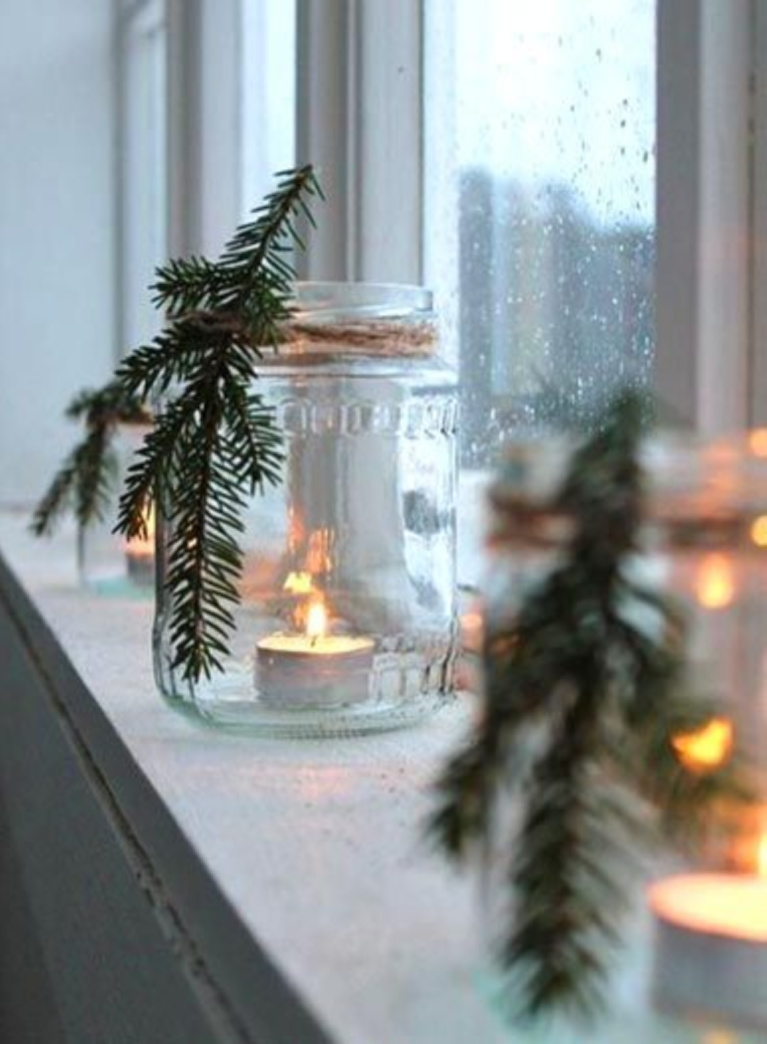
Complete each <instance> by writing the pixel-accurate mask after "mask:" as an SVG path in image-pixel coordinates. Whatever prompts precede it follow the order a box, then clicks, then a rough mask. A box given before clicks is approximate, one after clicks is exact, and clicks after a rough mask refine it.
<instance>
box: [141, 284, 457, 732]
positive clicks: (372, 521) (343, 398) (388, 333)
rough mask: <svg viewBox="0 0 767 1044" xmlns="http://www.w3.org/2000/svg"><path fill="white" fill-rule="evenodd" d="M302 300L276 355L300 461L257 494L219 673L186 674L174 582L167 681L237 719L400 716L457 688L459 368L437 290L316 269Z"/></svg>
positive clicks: (272, 400)
mask: <svg viewBox="0 0 767 1044" xmlns="http://www.w3.org/2000/svg"><path fill="white" fill-rule="evenodd" d="M296 307H297V311H296V314H295V316H294V317H293V319H292V320H291V322H290V323H289V324H288V330H287V333H286V339H285V343H284V344H283V345H282V346H281V348H280V351H279V353H277V354H271V353H270V354H267V355H265V357H264V358H263V359H262V360H259V362H258V391H259V393H260V394H262V395H263V396H264V397H265V399H266V401H267V402H268V403H269V404H271V405H272V406H273V407H274V408H275V410H276V415H277V421H278V425H279V427H280V429H281V431H282V432H283V434H284V439H285V454H286V461H285V465H284V474H283V481H282V483H281V485H280V486H279V487H277V488H270V489H268V490H267V491H266V492H265V493H264V494H263V495H261V494H258V495H256V496H255V497H254V498H253V499H252V501H251V503H250V505H249V508H248V512H247V518H246V519H245V524H246V532H245V534H244V536H243V538H242V539H243V546H244V549H245V563H244V571H243V578H242V583H241V588H240V593H241V604H240V606H239V608H238V609H237V610H236V621H237V627H236V632H235V634H234V635H233V637H232V640H231V646H230V648H231V657H230V659H229V660H228V662H227V664H226V670H225V671H224V672H223V673H219V674H217V675H214V676H213V677H212V678H211V679H210V680H209V681H202V682H200V683H198V684H195V685H191V684H189V683H188V682H185V681H182V679H181V678H180V674H179V672H178V671H177V670H174V668H173V666H172V652H171V639H170V634H169V613H170V605H169V604H168V601H167V595H166V593H165V592H164V591H163V589H162V585H161V584H159V585H158V591H159V594H158V599H159V600H158V605H157V614H156V621H155V634H154V639H155V669H156V676H157V681H158V685H159V687H160V689H161V691H162V692H163V694H164V695H165V696H166V697H168V698H169V699H170V700H171V701H172V702H174V703H175V704H182V705H185V706H193V707H194V708H196V710H197V711H198V712H199V713H200V714H201V715H203V716H204V717H205V718H206V719H208V720H210V721H212V722H215V723H217V724H220V725H226V726H232V727H237V728H246V729H248V728H250V729H253V730H256V731H264V732H267V733H271V734H280V735H282V734H287V735H328V734H343V733H347V732H365V731H372V730H377V729H384V728H391V727H393V726H398V725H402V724H405V723H407V722H410V721H414V720H417V719H419V718H421V717H422V716H424V715H425V714H428V713H429V712H431V711H434V710H436V709H437V708H438V707H439V706H441V705H442V704H443V703H444V701H445V700H446V699H447V698H448V697H449V696H450V694H451V692H452V688H453V661H454V656H455V643H456V630H457V629H456V613H455V565H454V559H455V482H456V390H455V382H454V377H453V373H452V371H451V369H450V368H449V367H448V366H446V365H445V363H443V362H442V361H441V360H440V359H439V357H438V355H437V350H436V349H437V332H436V324H435V317H434V314H433V311H432V299H431V294H430V293H428V292H427V291H425V290H421V289H418V288H413V287H397V286H376V285H365V284H336V283H327V284H322V283H314V284H311V283H310V284H299V286H298V288H297V300H296ZM166 514H167V515H168V517H170V518H172V504H171V505H168V510H167V512H166ZM160 529H165V530H166V532H165V533H161V532H160ZM160 529H158V544H157V547H158V567H159V570H160V573H161V575H162V572H163V569H164V561H165V542H166V539H167V537H168V536H169V535H170V534H169V533H168V532H167V529H168V524H167V523H166V524H165V526H163V527H160Z"/></svg>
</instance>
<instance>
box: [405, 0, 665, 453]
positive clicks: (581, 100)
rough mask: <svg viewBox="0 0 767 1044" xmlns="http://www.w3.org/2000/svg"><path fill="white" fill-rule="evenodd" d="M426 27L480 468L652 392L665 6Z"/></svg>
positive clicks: (439, 17)
mask: <svg viewBox="0 0 767 1044" xmlns="http://www.w3.org/2000/svg"><path fill="white" fill-rule="evenodd" d="M425 12H426V34H425V39H426V101H425V124H426V154H425V170H426V182H425V188H426V277H427V281H428V282H429V283H430V284H431V285H432V286H434V288H435V289H436V291H437V294H438V301H439V306H440V310H441V311H442V313H443V315H444V317H445V323H446V336H447V337H448V340H449V343H450V344H451V345H452V348H453V351H454V353H455V355H456V357H457V360H458V361H459V364H460V373H461V384H462V392H463V430H464V444H463V450H462V452H463V460H464V463H465V464H467V465H474V466H476V465H482V464H485V463H488V460H487V447H488V446H490V445H492V444H493V443H495V445H497V438H498V436H500V437H501V438H503V437H504V436H505V435H508V434H509V433H512V432H515V431H519V430H520V429H523V428H524V429H528V430H529V429H530V428H533V429H536V428H538V427H542V426H544V425H546V424H547V423H549V422H550V421H552V420H563V419H565V420H572V421H575V422H581V423H582V422H588V420H589V418H590V416H593V413H594V410H595V408H596V407H597V405H598V404H599V402H600V401H601V400H602V399H603V398H604V396H605V394H606V393H608V392H609V391H610V390H611V389H612V388H614V387H615V385H616V384H617V383H622V382H634V383H639V384H644V383H646V382H647V381H648V380H649V372H650V366H651V362H652V356H653V347H654V317H653V311H654V310H653V265H654V250H655V228H654V220H655V218H654V194H655V14H656V0H578V2H577V3H574V2H573V0H536V2H535V3H516V2H513V3H512V2H509V0H426V5H425ZM488 433H490V434H491V435H492V436H493V438H491V439H489V438H488Z"/></svg>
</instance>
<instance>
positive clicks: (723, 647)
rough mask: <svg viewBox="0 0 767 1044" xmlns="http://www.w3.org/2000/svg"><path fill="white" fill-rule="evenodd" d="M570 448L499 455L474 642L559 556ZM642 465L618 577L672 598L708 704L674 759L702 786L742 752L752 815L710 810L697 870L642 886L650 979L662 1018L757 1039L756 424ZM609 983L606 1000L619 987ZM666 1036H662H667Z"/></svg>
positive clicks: (766, 586)
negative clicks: (641, 486) (637, 504)
mask: <svg viewBox="0 0 767 1044" xmlns="http://www.w3.org/2000/svg"><path fill="white" fill-rule="evenodd" d="M571 449H572V446H571V443H570V441H569V440H566V439H555V440H551V441H546V442H538V443H529V444H528V443H524V444H518V445H516V446H513V447H511V448H510V450H509V453H508V455H507V457H506V460H505V465H504V468H503V471H502V474H501V476H500V478H499V480H498V482H497V483H496V484H495V485H494V487H493V489H492V491H491V501H492V525H491V532H490V537H489V547H490V568H489V569H488V571H487V583H486V587H485V592H484V594H485V606H486V609H485V614H486V615H485V628H486V631H487V633H488V634H491V635H492V634H498V633H501V632H503V631H504V630H505V629H506V628H507V627H508V625H509V624H512V623H513V621H514V620H515V618H516V615H517V613H518V612H519V609H520V607H521V604H522V602H523V600H524V599H525V596H526V595H527V594H528V593H529V592H530V591H531V590H532V589H534V588H536V587H537V586H539V585H540V584H541V582H542V581H543V580H544V578H545V577H547V576H548V575H549V574H550V573H551V571H552V570H553V569H554V568H555V567H556V566H557V565H558V563H559V562H560V561H561V556H562V553H563V551H564V549H565V547H566V545H567V541H568V539H569V537H570V535H571V533H572V519H571V518H570V516H569V515H567V514H566V513H565V512H563V511H562V510H561V509H558V508H557V507H556V506H555V505H556V493H557V491H558V490H559V488H560V487H561V485H562V483H563V480H564V478H565V475H566V473H567V469H568V467H569V463H570V459H571ZM642 456H643V464H644V469H645V473H646V476H647V484H646V503H645V519H644V523H643V528H642V533H641V541H640V547H639V548H638V549H637V553H636V555H635V556H633V558H632V560H631V561H630V562H629V563H628V565H627V569H628V570H630V572H631V576H632V579H635V580H637V581H641V583H642V584H643V586H645V587H646V588H648V589H650V590H651V591H652V590H655V591H656V592H658V593H664V594H666V595H669V596H671V598H672V599H673V601H674V603H675V604H676V606H677V607H678V608H680V609H682V610H683V613H684V617H685V619H686V621H687V628H688V647H687V655H688V658H689V663H690V674H691V679H692V682H693V691H694V692H698V693H700V695H701V696H704V697H707V698H713V700H714V701H715V702H716V704H717V705H718V707H719V708H721V710H720V713H719V714H718V715H717V716H716V717H715V718H711V719H710V720H708V721H706V722H705V723H704V724H703V725H702V726H701V728H700V729H699V730H696V731H695V732H691V733H687V734H680V735H678V736H675V737H674V739H673V741H672V743H673V747H674V753H675V756H676V757H677V758H678V760H679V761H680V762H681V763H682V764H683V765H684V766H685V767H686V768H687V769H688V770H689V771H690V772H691V773H693V774H695V775H698V776H699V777H700V780H701V785H705V777H706V774H707V773H710V772H712V771H713V770H715V769H716V768H718V767H720V766H722V765H723V764H724V763H726V762H727V760H728V759H729V758H730V756H731V755H732V753H733V751H734V749H735V748H736V746H737V747H738V749H739V750H741V751H742V752H743V753H744V754H745V756H746V758H747V759H748V762H749V764H750V766H751V778H752V780H753V782H754V783H755V785H756V789H757V792H758V793H759V795H760V798H759V802H758V804H756V805H755V806H752V807H746V806H744V805H742V804H739V803H734V804H733V805H732V807H731V808H730V807H722V808H720V809H718V814H717V816H716V822H715V823H714V824H712V829H711V831H710V834H709V836H708V837H707V839H706V841H705V843H704V844H703V845H702V847H701V848H700V850H699V851H698V852H697V853H696V854H695V857H694V862H695V866H694V867H693V868H692V869H691V870H690V869H689V868H686V869H684V872H682V873H680V874H678V875H675V874H673V875H671V876H669V877H667V878H664V879H662V880H659V881H657V882H656V883H655V884H654V885H653V886H652V887H651V889H650V893H649V898H650V907H651V909H652V913H653V920H654V925H655V944H654V963H653V969H654V970H653V973H652V982H651V983H650V984H649V985H650V989H651V993H652V996H653V998H654V1001H655V1003H656V1005H657V1007H658V1008H659V1009H661V1010H662V1011H666V1012H671V1013H674V1014H677V1015H680V1014H681V1015H688V1014H689V1015H695V1016H697V1017H699V1018H702V1019H703V1020H704V1023H705V1020H706V1019H708V1020H709V1022H708V1025H709V1026H713V1025H717V1026H719V1027H720V1028H725V1027H728V1026H741V1025H746V1026H758V1027H759V1028H760V1030H762V1031H763V1030H765V1029H767V994H765V992H764V986H763V984H764V982H765V980H767V656H766V654H767V431H754V432H751V433H748V434H746V435H743V436H740V437H734V438H727V439H724V438H723V439H720V440H716V441H711V442H706V443H704V442H701V441H696V440H694V439H693V438H692V437H685V436H674V435H665V436H660V437H658V438H651V439H648V440H647V441H646V443H645V445H644V447H643V450H642ZM626 613H627V614H631V619H632V623H633V624H634V625H635V626H636V627H638V628H639V629H641V630H643V631H644V632H645V633H647V634H652V632H653V628H657V627H658V626H659V620H660V618H659V617H658V615H657V614H656V613H655V612H654V610H653V609H652V607H651V605H649V604H648V605H647V606H641V605H635V606H630V607H629V606H627V607H626ZM658 637H660V636H658ZM499 814H500V815H501V816H504V815H507V818H509V820H510V821H511V822H512V823H513V822H515V820H514V813H513V810H509V809H500V810H499ZM598 856H599V853H595V857H597V858H598ZM680 865H682V864H680ZM507 867H508V862H507V855H506V851H505V850H503V851H502V850H500V849H499V851H497V852H495V851H490V852H489V853H488V861H487V865H486V867H485V874H486V877H485V884H484V890H483V891H484V898H483V904H484V906H485V913H484V920H485V922H486V925H487V930H488V932H489V935H490V939H489V942H490V945H491V946H493V947H495V945H496V944H497V942H498V940H496V939H494V938H493V931H494V929H496V928H497V926H498V925H501V926H503V925H505V924H506V923H507V921H508V918H506V917H504V914H503V912H502V908H503V904H504V903H505V902H507V898H506V897H507V896H508V869H507ZM634 950H636V948H634ZM634 974H636V969H634ZM616 989H617V993H618V995H620V992H621V991H620V986H619V985H618V986H617V987H616ZM634 992H635V993H636V992H637V991H636V990H635V991H634ZM640 996H641V992H640ZM628 1003H629V1008H630V1009H631V1010H630V1011H629V1010H626V1011H624V1012H623V1017H624V1018H625V1017H626V1016H627V1015H630V1017H631V1019H632V1020H639V1021H640V1022H641V1025H642V1027H644V1032H645V1033H646V1036H645V1037H644V1038H643V1039H651V1038H650V1034H651V1033H653V1032H655V1033H656V1034H658V1033H660V1032H661V1028H660V1027H661V1023H660V1022H658V1024H657V1025H655V1024H654V1023H653V1024H652V1025H651V1024H650V1023H649V1022H648V1023H645V1021H644V1020H645V1019H646V1018H647V1016H646V1014H645V1013H642V1012H641V1011H640V1010H639V1009H636V1010H634V1008H633V1007H632V1005H634V1001H632V1000H631V999H630V998H629V1002H628ZM640 1008H641V1000H640ZM607 1018H613V1019H616V1015H615V1013H613V1015H612V1016H606V1019H607ZM620 1022H621V1015H620V1013H619V1014H618V1016H617V1021H616V1022H614V1023H613V1022H611V1023H610V1026H614V1027H615V1031H616V1032H617V1031H618V1029H619V1027H620ZM663 1032H666V1030H665V1029H664V1030H663ZM676 1032H677V1031H674V1030H671V1029H669V1030H668V1033H669V1034H670V1035H672V1034H675V1033H676ZM599 1039H602V1038H601V1037H600V1038H599ZM605 1039H607V1038H605ZM632 1039H633V1038H632ZM637 1039H639V1038H637ZM656 1039H660V1037H659V1036H656ZM674 1039H676V1036H674ZM728 1039H729V1038H728ZM738 1039H739V1040H740V1039H743V1040H744V1041H745V1040H749V1041H750V1040H751V1039H754V1040H755V1039H763V1038H762V1037H759V1038H751V1037H750V1036H749V1037H743V1038H741V1037H740V1036H739V1037H738Z"/></svg>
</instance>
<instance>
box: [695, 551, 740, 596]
mask: <svg viewBox="0 0 767 1044" xmlns="http://www.w3.org/2000/svg"><path fill="white" fill-rule="evenodd" d="M695 594H696V596H697V599H698V601H699V602H700V604H701V605H702V606H703V607H704V609H726V608H727V606H728V605H731V604H732V602H733V600H734V598H735V578H734V576H733V570H732V564H731V562H730V560H729V559H728V558H727V556H726V555H721V554H710V555H706V556H705V558H704V559H703V561H702V562H701V564H700V569H699V570H698V575H697V576H696V578H695Z"/></svg>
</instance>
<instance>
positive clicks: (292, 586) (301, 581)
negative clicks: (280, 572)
mask: <svg viewBox="0 0 767 1044" xmlns="http://www.w3.org/2000/svg"><path fill="white" fill-rule="evenodd" d="M282 589H283V591H288V592H289V593H290V594H311V593H312V591H313V590H314V580H313V579H312V574H311V573H303V572H301V573H288V576H287V579H286V580H285V583H284V584H283V585H282Z"/></svg>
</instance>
